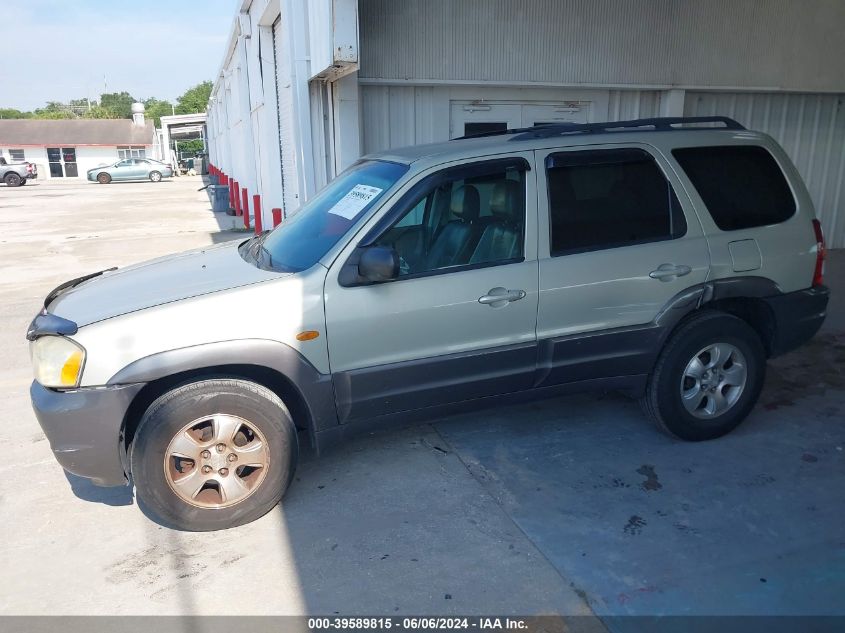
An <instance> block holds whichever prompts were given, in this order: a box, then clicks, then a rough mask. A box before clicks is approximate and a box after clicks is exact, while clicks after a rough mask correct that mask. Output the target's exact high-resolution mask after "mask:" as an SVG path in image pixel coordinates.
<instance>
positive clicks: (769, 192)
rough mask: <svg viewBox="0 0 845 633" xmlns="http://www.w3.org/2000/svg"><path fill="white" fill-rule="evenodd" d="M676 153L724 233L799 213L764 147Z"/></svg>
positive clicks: (673, 153)
mask: <svg viewBox="0 0 845 633" xmlns="http://www.w3.org/2000/svg"><path fill="white" fill-rule="evenodd" d="M672 155H673V156H674V157H675V159H676V160H677V161H678V163H679V164H680V165H681V167H682V168H683V169H684V171H685V172H686V173H687V176H689V179H690V180H691V181H692V184H693V186H694V187H695V189H696V191H697V192H698V195H699V196H701V199H702V200H703V201H704V204H705V205H706V206H707V210H708V211H709V212H710V215H711V217H712V218H713V221H714V222H715V223H716V226H718V227H719V228H720V229H722V230H723V231H736V230H739V229H748V228H751V227H755V226H764V225H766V224H777V223H779V222H783V221H784V220H788V219H789V218H791V217H792V216H793V214H794V213H795V198H794V197H793V195H792V191H791V190H790V188H789V185H788V184H787V182H786V178H784V176H783V172H782V171H781V169H780V167H779V166H778V164H777V163H776V162H775V159H774V158H773V157H772V155H771V154H770V153H769V152H768V151H767V150H766V149H764V148H762V147H759V146H756V145H730V146H720V147H688V148H683V149H676V150H672Z"/></svg>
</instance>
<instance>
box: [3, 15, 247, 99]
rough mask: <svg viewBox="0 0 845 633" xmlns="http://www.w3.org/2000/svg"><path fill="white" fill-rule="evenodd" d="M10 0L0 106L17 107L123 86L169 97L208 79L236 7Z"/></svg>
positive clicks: (93, 96)
mask: <svg viewBox="0 0 845 633" xmlns="http://www.w3.org/2000/svg"><path fill="white" fill-rule="evenodd" d="M13 4H14V5H15V9H14V11H4V12H3V19H2V27H0V31H2V34H3V35H2V45H0V56H2V60H3V61H2V63H0V108H17V109H19V110H33V109H35V108H39V107H42V106H43V105H44V104H45V103H46V102H47V101H68V100H70V99H79V98H84V97H86V96H87V97H88V98H90V99H96V98H98V97H99V95H100V94H101V93H102V92H121V91H124V90H125V91H127V92H129V93H130V94H131V95H132V96H134V97H135V98H137V99H146V98H148V97H157V98H159V99H168V100H170V101H173V100H175V99H176V97H178V96H179V95H181V94H182V93H183V92H185V90H186V89H187V88H190V87H191V86H193V85H196V84H198V83H200V82H201V81H204V80H206V79H213V77H214V75H215V74H216V73H217V71H218V70H219V69H220V64H221V63H222V61H223V54H224V52H225V51H224V47H225V45H226V41H227V38H228V35H229V31H230V29H231V27H232V21H233V20H234V17H235V13H236V0H135V1H128V0H25V1H24V2H14V3H13ZM13 60H16V63H13ZM104 77H105V83H106V86H107V89H106V90H104V89H103V78H104Z"/></svg>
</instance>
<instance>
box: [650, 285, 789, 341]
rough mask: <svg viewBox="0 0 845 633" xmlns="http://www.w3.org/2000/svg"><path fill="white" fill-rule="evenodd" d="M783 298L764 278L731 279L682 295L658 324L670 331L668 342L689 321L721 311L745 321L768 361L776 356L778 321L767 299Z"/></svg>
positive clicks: (672, 301) (667, 333)
mask: <svg viewBox="0 0 845 633" xmlns="http://www.w3.org/2000/svg"><path fill="white" fill-rule="evenodd" d="M781 294H783V292H782V290H781V289H780V287H779V286H778V285H777V284H776V283H775V282H774V281H772V280H771V279H766V278H764V277H731V278H727V279H717V280H714V281H709V282H706V283H703V284H700V285H697V286H694V287H692V288H688V289H687V290H685V291H683V292H681V293H679V294H678V295H676V296H675V297H673V298H672V300H670V301H669V303H667V305H666V307H665V308H664V309H663V310H662V311H661V313H660V314H659V315H658V317H657V319H656V321H657V323H658V324H660V325H664V326H665V327H666V335H665V337H664V343H665V341H668V340H669V339H670V338H671V336H672V335H673V334H674V333H675V332H676V331H677V330H678V329H679V328H680V327H682V326H683V325H684V324H685V323H687V321H689V320H690V319H692V318H695V317H696V316H697V315H699V314H701V313H702V312H704V311H718V312H724V313H725V314H730V315H732V316H735V317H737V318H739V319H742V320H743V321H745V322H746V323H747V324H748V325H749V326H751V328H752V329H753V330H754V331H755V332H757V335H758V336H759V337H760V341H761V342H762V343H763V348H764V349H765V351H766V356H767V357H772V356H773V355H775V354H776V349H775V341H776V336H777V320H776V318H775V314H774V312H773V311H772V308H771V306H770V305H769V303H768V302H767V301H766V300H765V298H766V297H774V296H778V295H781Z"/></svg>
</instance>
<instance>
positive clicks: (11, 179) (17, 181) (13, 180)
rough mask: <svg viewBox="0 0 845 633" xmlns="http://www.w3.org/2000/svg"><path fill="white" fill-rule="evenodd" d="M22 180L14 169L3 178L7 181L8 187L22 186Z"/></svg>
mask: <svg viewBox="0 0 845 633" xmlns="http://www.w3.org/2000/svg"><path fill="white" fill-rule="evenodd" d="M21 180H23V179H22V178H21V177H20V176H18V175H17V174H16V173H15V172H13V171H11V172H9V173H8V174H6V175H5V176H4V178H3V181H4V182H5V183H6V186H7V187H20V186H21Z"/></svg>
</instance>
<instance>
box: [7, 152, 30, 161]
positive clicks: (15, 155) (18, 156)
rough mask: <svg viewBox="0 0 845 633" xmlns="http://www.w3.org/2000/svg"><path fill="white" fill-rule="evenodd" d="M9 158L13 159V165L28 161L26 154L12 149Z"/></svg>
mask: <svg viewBox="0 0 845 633" xmlns="http://www.w3.org/2000/svg"><path fill="white" fill-rule="evenodd" d="M9 158H11V159H12V162H13V163H23V162H24V161H26V154H25V153H24V151H23V150H22V149H10V150H9Z"/></svg>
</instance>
